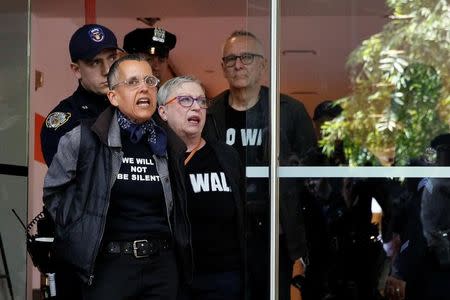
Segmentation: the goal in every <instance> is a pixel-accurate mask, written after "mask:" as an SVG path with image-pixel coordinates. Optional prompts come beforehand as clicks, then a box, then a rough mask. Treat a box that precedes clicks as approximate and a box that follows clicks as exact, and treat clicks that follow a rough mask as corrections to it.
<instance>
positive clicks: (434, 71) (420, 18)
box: [320, 0, 450, 165]
mask: <svg viewBox="0 0 450 300" xmlns="http://www.w3.org/2000/svg"><path fill="white" fill-rule="evenodd" d="M387 3H388V5H389V6H390V7H391V8H392V10H393V12H394V15H393V18H392V20H391V21H390V22H389V23H388V24H386V25H385V26H384V28H383V30H382V31H381V32H380V33H378V34H375V35H373V36H372V37H370V38H369V39H367V40H365V41H364V42H363V43H362V45H361V46H360V47H358V48H357V49H356V50H354V51H353V52H352V53H351V55H350V57H349V59H348V62H347V65H348V67H349V70H350V79H351V84H352V93H351V95H349V96H348V97H345V98H343V99H340V100H338V103H339V104H340V105H341V106H342V107H343V112H342V114H341V116H340V117H338V118H336V119H335V120H333V121H331V122H327V123H325V124H324V125H323V127H322V132H323V134H324V137H323V139H322V140H321V141H320V144H321V145H322V146H323V149H324V152H325V153H326V154H331V152H332V151H333V150H334V148H333V147H334V144H335V141H336V140H337V139H340V140H343V143H344V152H345V154H346V157H347V158H348V160H349V164H350V165H364V164H367V163H370V164H375V165H378V164H382V165H390V164H392V163H393V162H394V159H395V163H396V164H397V165H404V164H406V163H407V161H408V160H409V158H413V157H417V156H419V155H420V154H421V153H423V151H424V150H425V148H426V147H427V146H428V145H429V142H430V140H431V139H432V138H433V137H434V136H436V135H437V134H439V133H441V132H444V131H448V130H449V127H450V106H449V104H450V76H449V75H450V74H449V73H450V7H449V4H448V3H447V1H446V0H387Z"/></svg>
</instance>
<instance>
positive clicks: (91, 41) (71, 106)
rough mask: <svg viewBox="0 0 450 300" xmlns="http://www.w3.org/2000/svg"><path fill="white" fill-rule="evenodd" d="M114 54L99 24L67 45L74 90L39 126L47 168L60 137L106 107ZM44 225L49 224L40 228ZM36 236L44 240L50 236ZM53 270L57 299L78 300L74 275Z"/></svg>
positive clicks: (60, 267) (64, 268)
mask: <svg viewBox="0 0 450 300" xmlns="http://www.w3.org/2000/svg"><path fill="white" fill-rule="evenodd" d="M118 50H120V49H119V47H118V46H117V39H116V36H115V35H114V33H113V32H112V31H111V30H110V29H108V28H106V27H105V26H102V25H99V24H89V25H84V26H82V27H80V28H78V29H77V30H76V31H75V33H74V34H73V35H72V37H71V39H70V42H69V52H70V58H71V61H72V62H71V63H70V69H71V70H72V72H73V73H74V75H75V77H76V78H77V80H78V88H77V89H76V91H75V92H74V93H73V94H72V95H71V96H70V97H68V98H66V99H64V100H62V101H61V102H60V103H59V104H58V105H57V106H56V107H55V108H54V109H53V110H52V111H51V112H50V113H49V114H48V116H47V118H46V119H45V123H44V125H43V126H42V129H41V147H42V148H41V149H42V153H43V154H44V159H45V163H46V164H47V166H50V164H51V163H52V160H53V157H54V155H55V153H56V151H57V149H58V144H59V140H60V139H61V137H62V136H63V135H64V134H66V133H67V132H69V131H70V130H72V129H73V128H75V127H76V126H77V125H78V124H79V123H80V121H81V120H83V119H88V118H96V117H97V116H98V115H99V114H100V113H101V112H102V111H103V110H104V109H105V108H106V107H108V106H109V101H108V99H107V97H106V93H107V92H108V90H109V89H108V83H107V75H108V72H109V68H110V66H111V65H112V64H113V62H114V61H115V60H116V59H117V57H118V55H119V53H118ZM44 212H45V211H44ZM45 222H50V224H48V225H47V226H44V225H43V223H45ZM40 225H42V226H39V228H49V229H50V228H51V229H53V228H54V224H52V222H51V221H50V220H49V218H48V217H47V218H45V219H43V220H41V221H40ZM38 234H40V235H44V236H48V235H49V234H50V235H52V234H53V233H50V232H45V233H44V232H38ZM56 267H57V269H56V297H57V299H64V300H70V299H77V300H78V299H81V295H80V283H79V280H78V278H77V277H76V276H75V272H74V271H73V270H72V269H71V267H69V266H68V265H66V264H64V263H57V264H56Z"/></svg>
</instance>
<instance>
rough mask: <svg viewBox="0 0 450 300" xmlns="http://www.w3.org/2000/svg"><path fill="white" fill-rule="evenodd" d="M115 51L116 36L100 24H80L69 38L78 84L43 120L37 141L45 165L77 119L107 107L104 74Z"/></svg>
mask: <svg viewBox="0 0 450 300" xmlns="http://www.w3.org/2000/svg"><path fill="white" fill-rule="evenodd" d="M118 49H119V47H118V46H117V39H116V36H115V35H114V33H113V32H112V31H111V30H110V29H108V28H106V27H104V26H102V25H98V24H88V25H84V26H82V27H80V28H79V29H78V30H77V31H75V33H74V34H73V35H72V38H71V39H70V42H69V52H70V57H71V60H72V62H71V64H70V69H71V70H72V72H73V73H74V74H75V76H76V78H77V79H78V82H79V85H78V88H77V90H76V91H75V92H74V93H73V94H72V96H70V97H68V98H66V99H64V100H62V101H61V102H60V103H59V104H58V105H57V106H56V107H55V108H54V109H53V110H52V111H51V112H50V114H49V115H48V116H47V118H46V119H45V124H44V126H43V127H42V130H41V141H42V153H43V154H44V159H45V163H46V164H47V165H48V166H49V165H50V163H51V162H52V159H53V156H54V155H55V153H56V150H57V148H58V142H59V139H60V138H61V137H62V136H63V135H64V134H65V133H66V132H68V131H70V130H72V129H73V128H74V127H75V126H77V125H78V124H79V121H80V120H81V119H88V118H94V117H97V116H98V115H99V114H100V113H101V112H102V111H103V110H104V109H105V108H106V107H107V106H108V105H109V101H108V99H107V98H106V93H107V92H108V84H107V80H106V75H107V74H108V72H109V68H110V66H111V65H112V63H113V62H114V61H115V60H116V59H117V56H118V51H117V50H118Z"/></svg>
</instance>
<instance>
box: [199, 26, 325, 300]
mask: <svg viewBox="0 0 450 300" xmlns="http://www.w3.org/2000/svg"><path fill="white" fill-rule="evenodd" d="M266 68H267V60H266V58H265V56H264V50H263V46H262V44H261V42H260V41H259V39H258V38H257V37H256V36H255V35H254V34H252V33H251V32H247V31H235V32H233V33H232V34H231V35H230V36H229V37H228V38H227V39H226V41H225V45H224V47H223V57H222V70H223V73H224V76H225V78H226V79H227V81H228V84H229V89H227V90H226V91H224V92H223V93H221V94H220V95H218V96H216V97H215V98H214V99H213V101H212V102H213V104H212V106H211V107H210V108H209V109H208V116H207V118H206V125H205V129H204V136H205V137H207V138H209V140H213V139H216V140H220V141H222V142H226V143H227V144H228V145H231V146H233V147H234V148H235V149H236V150H237V151H238V152H239V154H240V157H241V161H242V162H243V167H245V166H267V165H268V163H269V147H268V145H269V139H270V130H269V118H270V111H269V104H270V101H271V99H270V96H269V89H268V88H267V87H265V86H262V85H261V81H262V79H263V75H264V73H265V71H266ZM280 110H281V118H280V122H281V124H280V134H281V137H280V164H281V165H292V164H295V163H296V162H298V160H299V158H300V157H301V156H302V155H303V154H304V153H306V152H307V151H308V149H310V148H311V147H314V146H315V145H316V137H315V134H314V128H313V125H312V121H311V119H310V117H309V116H308V114H307V112H306V110H305V107H304V106H303V104H302V103H301V102H300V101H297V100H295V99H293V98H290V97H288V96H286V95H281V97H280ZM268 186H269V185H268V182H267V179H256V178H248V179H247V180H246V199H245V219H246V234H247V245H246V252H247V254H248V255H247V257H246V260H247V264H248V283H249V289H248V290H249V293H250V295H251V299H258V300H260V299H268V296H269V286H270V284H269V278H270V277H269V275H270V273H269V266H270V264H269V253H270V251H269V245H270V234H269V227H270V222H269V220H270V218H269V215H270V208H269V190H268ZM298 186H299V184H298V182H297V180H292V179H282V180H280V223H281V228H280V232H281V235H280V255H279V258H280V263H279V268H280V273H279V275H280V277H279V278H280V288H279V293H280V299H283V300H284V299H289V298H290V296H289V294H290V286H291V284H290V282H291V278H292V269H293V264H294V262H295V263H296V264H297V265H298V266H300V267H301V268H300V269H304V261H305V258H306V241H305V229H304V224H303V217H302V215H301V210H300V195H299V191H298Z"/></svg>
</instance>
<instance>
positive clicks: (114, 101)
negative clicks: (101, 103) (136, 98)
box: [106, 90, 119, 107]
mask: <svg viewBox="0 0 450 300" xmlns="http://www.w3.org/2000/svg"><path fill="white" fill-rule="evenodd" d="M106 96H108V100H109V102H110V103H111V105H112V106H115V107H118V106H119V101H117V100H118V99H117V98H118V97H119V96H118V95H117V93H116V92H115V91H113V90H109V91H108V93H107V94H106Z"/></svg>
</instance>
